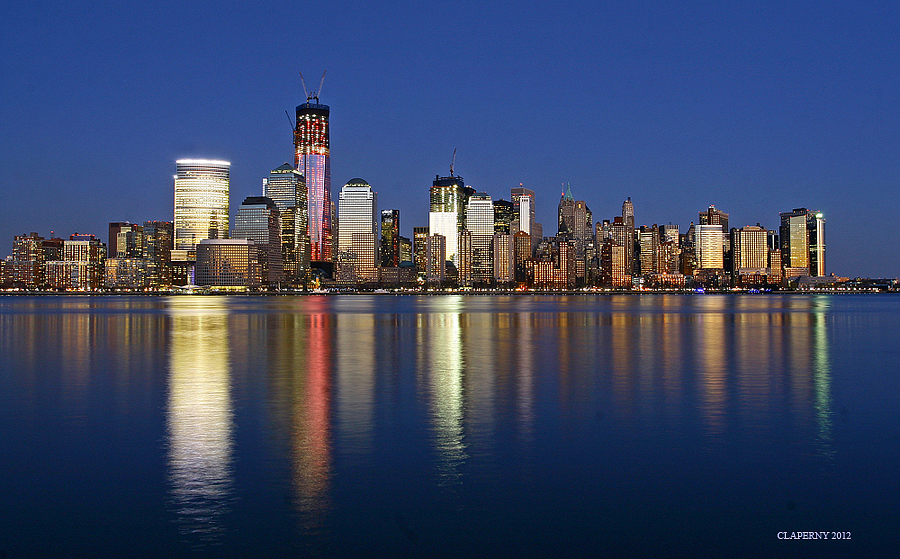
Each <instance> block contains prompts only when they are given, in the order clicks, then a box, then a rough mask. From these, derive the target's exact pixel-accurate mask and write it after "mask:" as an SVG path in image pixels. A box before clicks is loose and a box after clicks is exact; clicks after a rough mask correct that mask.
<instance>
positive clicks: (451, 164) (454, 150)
mask: <svg viewBox="0 0 900 559" xmlns="http://www.w3.org/2000/svg"><path fill="white" fill-rule="evenodd" d="M454 165H456V148H453V159H451V160H450V176H451V177H452V176H453V166H454Z"/></svg>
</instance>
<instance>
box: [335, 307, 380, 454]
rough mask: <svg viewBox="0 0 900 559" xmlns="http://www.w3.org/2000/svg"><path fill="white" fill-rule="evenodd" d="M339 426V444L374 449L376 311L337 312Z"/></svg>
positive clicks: (352, 450)
mask: <svg viewBox="0 0 900 559" xmlns="http://www.w3.org/2000/svg"><path fill="white" fill-rule="evenodd" d="M335 317H336V319H337V327H336V329H335V338H336V347H335V350H336V356H337V369H336V370H335V383H336V385H337V386H336V390H335V398H336V400H337V402H336V404H337V406H336V409H337V413H336V418H335V419H336V424H337V425H336V426H337V432H338V434H339V436H340V437H341V443H340V448H341V449H342V450H343V451H344V452H346V453H348V454H354V455H359V456H367V455H369V454H370V453H371V452H372V439H373V421H374V417H373V411H374V409H375V351H376V347H375V345H376V340H375V315H374V314H356V313H352V314H351V313H341V314H338V315H335Z"/></svg>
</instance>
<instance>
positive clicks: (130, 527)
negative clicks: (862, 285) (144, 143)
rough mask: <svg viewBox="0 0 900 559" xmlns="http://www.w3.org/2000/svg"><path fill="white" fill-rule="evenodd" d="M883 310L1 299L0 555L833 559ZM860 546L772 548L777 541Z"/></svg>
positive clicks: (679, 301)
mask: <svg viewBox="0 0 900 559" xmlns="http://www.w3.org/2000/svg"><path fill="white" fill-rule="evenodd" d="M898 317H900V299H897V298H895V297H893V296H890V295H882V296H878V295H868V296H867V295H844V296H829V295H808V296H805V295H776V294H772V295H754V296H746V295H745V296H728V295H704V296H690V295H609V296H593V295H581V296H530V295H522V296H492V297H467V296H459V295H447V296H437V297H435V296H431V297H414V296H407V297H393V296H374V295H373V296H365V295H352V296H350V295H348V296H340V297H325V296H309V297H191V296H182V297H78V296H56V297H2V298H0V373H2V376H0V390H2V394H3V395H4V396H5V404H4V406H3V408H2V416H0V443H2V448H3V449H4V457H3V459H2V462H0V474H2V475H3V478H4V479H5V480H8V481H7V482H6V483H5V484H4V486H3V488H2V489H0V506H2V507H3V510H6V511H12V514H7V515H6V516H7V518H6V520H4V521H3V522H2V524H0V526H2V528H0V530H2V531H0V551H2V552H4V553H6V554H7V555H8V556H9V557H18V556H35V555H37V556H61V555H68V556H73V555H74V556H77V555H100V556H115V555H119V556H123V555H128V556H135V555H143V556H160V555H169V556H192V555H194V554H196V553H204V552H205V553H208V554H211V555H216V556H248V555H257V556H259V555H268V556H297V555H323V556H335V555H338V556H365V555H400V556H407V555H413V556H435V555H437V556H441V555H445V556H464V555H479V556H486V555H494V556H522V555H524V556H528V555H538V556H541V555H545V556H546V555H552V556H573V555H574V556H597V555H600V556H603V555H607V556H609V555H619V556H635V555H637V556H666V555H670V556H705V555H719V556H728V557H735V556H760V555H768V556H798V555H809V556H816V557H822V556H847V555H854V554H856V555H859V554H861V553H865V552H869V553H871V552H874V551H879V550H889V549H891V548H892V547H893V545H892V537H893V533H894V532H895V530H896V527H897V525H898V520H900V513H898V511H897V509H896V503H897V502H898V501H900V489H898V483H897V482H896V479H895V477H896V474H895V469H896V466H895V464H896V463H897V459H898V454H900V452H898V443H897V441H898V440H900V438H898V435H900V426H898V422H897V421H896V420H895V418H894V416H895V413H896V409H897V404H898V399H900V398H898V396H900V390H898V389H900V382H898V375H897V371H896V363H897V362H898V361H900V359H898V356H900V349H898V344H897V342H898V336H897V326H898V324H897V322H898ZM824 530H828V531H841V532H850V533H851V534H852V538H851V539H850V540H843V541H834V540H829V541H788V540H784V539H780V538H779V537H778V534H779V533H780V532H785V531H786V532H787V533H788V534H790V533H792V532H799V531H824Z"/></svg>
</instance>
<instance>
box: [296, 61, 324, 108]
mask: <svg viewBox="0 0 900 559" xmlns="http://www.w3.org/2000/svg"><path fill="white" fill-rule="evenodd" d="M327 71H328V70H327V69H326V70H325V71H323V72H322V81H320V82H319V89H318V91H308V90H307V89H306V80H304V79H303V72H300V83H301V84H302V85H303V94H304V95H306V102H307V103H309V102H310V101H311V100H313V99H315V100H316V103H317V104H318V102H319V95H321V94H322V85H323V84H324V83H325V72H327Z"/></svg>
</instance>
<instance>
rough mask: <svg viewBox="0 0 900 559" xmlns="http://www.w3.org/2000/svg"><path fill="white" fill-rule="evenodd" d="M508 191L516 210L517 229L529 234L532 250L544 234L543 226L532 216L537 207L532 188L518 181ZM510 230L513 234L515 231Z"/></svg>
mask: <svg viewBox="0 0 900 559" xmlns="http://www.w3.org/2000/svg"><path fill="white" fill-rule="evenodd" d="M509 192H510V198H512V201H513V204H515V207H516V209H517V210H518V215H519V227H518V229H517V231H525V232H526V233H528V234H529V235H530V236H531V249H532V250H534V247H536V246H537V244H538V243H539V242H541V238H543V236H544V228H543V226H542V225H541V224H540V223H538V222H537V220H535V218H534V214H535V208H536V207H537V206H536V202H535V198H534V190H531V189H530V188H525V187H524V186H522V184H521V183H520V184H519V186H516V187H513V188H511V189H510V191H509ZM513 229H515V228H513ZM510 232H512V233H513V234H515V231H512V229H510Z"/></svg>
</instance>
